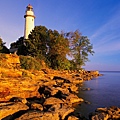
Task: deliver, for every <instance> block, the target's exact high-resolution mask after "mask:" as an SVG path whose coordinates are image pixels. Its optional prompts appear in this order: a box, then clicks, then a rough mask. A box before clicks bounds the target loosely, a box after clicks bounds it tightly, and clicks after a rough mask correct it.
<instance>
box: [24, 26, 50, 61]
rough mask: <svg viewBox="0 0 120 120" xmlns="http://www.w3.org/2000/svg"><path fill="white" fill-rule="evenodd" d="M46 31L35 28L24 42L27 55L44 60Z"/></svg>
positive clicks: (41, 28)
mask: <svg viewBox="0 0 120 120" xmlns="http://www.w3.org/2000/svg"><path fill="white" fill-rule="evenodd" d="M47 41H48V29H47V28H46V27H44V26H36V27H35V28H34V30H33V31H32V32H31V34H30V35H29V39H28V40H25V45H26V49H27V55H30V56H32V57H37V58H39V59H43V60H44V59H45V56H46V53H47Z"/></svg>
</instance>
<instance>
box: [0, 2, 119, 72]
mask: <svg viewBox="0 0 120 120" xmlns="http://www.w3.org/2000/svg"><path fill="white" fill-rule="evenodd" d="M28 4H31V5H32V6H33V9H34V14H35V16H36V18H35V26H39V25H42V26H46V27H47V28H48V29H52V30H58V31H59V32H60V31H62V30H63V31H64V32H69V31H75V30H79V31H80V32H81V33H82V35H83V36H87V37H88V38H89V39H90V43H91V44H92V45H93V50H94V51H95V54H94V55H93V56H91V55H89V60H90V61H89V62H87V63H86V66H83V68H85V69H86V70H99V71H101V70H102V71H103V70H104V71H120V0H0V37H1V38H2V40H3V41H4V42H6V46H7V47H8V48H9V47H10V44H11V43H12V42H15V41H16V40H18V38H20V37H21V36H24V23H25V19H24V14H25V10H26V6H27V5H28Z"/></svg>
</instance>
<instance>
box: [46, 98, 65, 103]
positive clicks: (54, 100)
mask: <svg viewBox="0 0 120 120" xmlns="http://www.w3.org/2000/svg"><path fill="white" fill-rule="evenodd" d="M59 103H64V102H63V101H62V100H60V99H58V98H55V97H50V98H47V99H46V100H45V102H44V105H54V104H59Z"/></svg>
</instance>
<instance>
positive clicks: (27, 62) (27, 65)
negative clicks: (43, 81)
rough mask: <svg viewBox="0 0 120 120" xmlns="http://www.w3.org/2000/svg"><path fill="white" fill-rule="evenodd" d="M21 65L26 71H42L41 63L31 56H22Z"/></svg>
mask: <svg viewBox="0 0 120 120" xmlns="http://www.w3.org/2000/svg"><path fill="white" fill-rule="evenodd" d="M20 64H21V68H23V69H26V70H40V69H41V62H40V60H37V59H35V58H33V57H30V56H23V55H21V56H20Z"/></svg>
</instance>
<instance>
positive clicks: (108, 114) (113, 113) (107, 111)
mask: <svg viewBox="0 0 120 120" xmlns="http://www.w3.org/2000/svg"><path fill="white" fill-rule="evenodd" d="M89 117H90V120H97V119H98V120H99V119H102V120H107V119H110V120H114V119H120V108H118V107H116V106H112V107H108V108H107V107H105V108H97V109H96V112H95V113H91V114H90V115H89Z"/></svg>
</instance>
